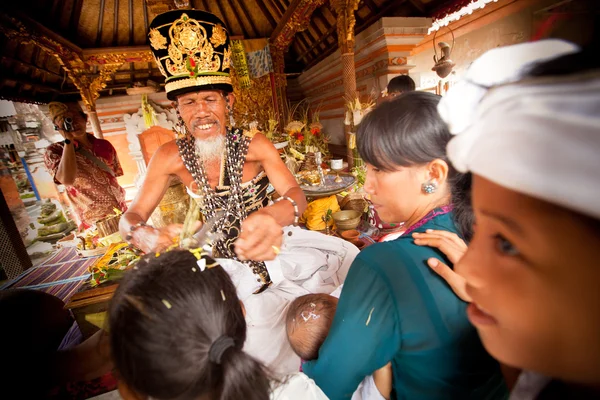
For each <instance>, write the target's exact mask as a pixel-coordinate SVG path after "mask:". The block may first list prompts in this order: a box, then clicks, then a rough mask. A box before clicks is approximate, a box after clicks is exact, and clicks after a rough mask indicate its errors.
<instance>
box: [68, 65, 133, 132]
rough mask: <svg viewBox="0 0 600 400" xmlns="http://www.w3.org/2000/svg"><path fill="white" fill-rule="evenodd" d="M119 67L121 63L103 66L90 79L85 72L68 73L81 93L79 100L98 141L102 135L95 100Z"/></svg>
mask: <svg viewBox="0 0 600 400" xmlns="http://www.w3.org/2000/svg"><path fill="white" fill-rule="evenodd" d="M121 65H122V63H120V64H110V65H105V66H104V67H102V68H101V69H100V71H99V74H98V75H96V76H93V77H91V78H90V75H89V74H88V73H87V72H88V71H86V70H72V71H70V72H68V73H69V76H70V77H71V80H72V81H73V83H74V84H75V86H76V87H77V89H79V93H81V99H82V100H83V103H84V104H85V106H86V108H87V111H88V113H87V114H88V116H89V117H90V123H91V124H92V131H93V132H94V136H95V137H97V138H99V139H104V135H103V134H102V127H101V126H100V120H99V119H98V114H97V113H96V100H97V99H98V98H99V97H100V90H101V89H104V88H105V87H106V83H107V82H108V81H109V80H110V79H111V76H112V75H113V74H114V73H115V71H117V70H118V69H119V68H120V67H121Z"/></svg>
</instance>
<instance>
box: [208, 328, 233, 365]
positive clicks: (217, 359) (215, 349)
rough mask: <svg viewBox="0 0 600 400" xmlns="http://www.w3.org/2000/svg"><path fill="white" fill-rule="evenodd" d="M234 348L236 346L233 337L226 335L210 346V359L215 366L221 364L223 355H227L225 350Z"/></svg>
mask: <svg viewBox="0 0 600 400" xmlns="http://www.w3.org/2000/svg"><path fill="white" fill-rule="evenodd" d="M233 346H235V341H234V340H233V338H232V337H230V336H225V335H223V336H220V337H219V338H218V339H217V340H215V341H214V342H213V344H212V345H211V346H210V349H209V350H208V359H209V360H210V361H211V362H213V363H215V364H221V357H222V356H223V353H225V350H227V349H228V348H230V347H233Z"/></svg>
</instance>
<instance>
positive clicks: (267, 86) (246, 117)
mask: <svg viewBox="0 0 600 400" xmlns="http://www.w3.org/2000/svg"><path fill="white" fill-rule="evenodd" d="M231 77H232V81H233V93H234V94H235V104H234V107H233V118H234V119H235V122H236V125H237V126H241V127H248V126H249V125H250V123H251V122H253V121H256V122H258V128H259V129H261V130H264V129H265V127H266V126H267V123H268V121H269V118H270V117H272V116H273V115H274V114H275V110H274V108H273V92H272V90H271V78H270V77H269V75H265V76H262V77H260V78H255V79H252V86H251V87H249V88H246V89H244V88H242V87H241V85H240V84H239V82H238V76H237V75H236V73H235V72H233V71H232V73H231Z"/></svg>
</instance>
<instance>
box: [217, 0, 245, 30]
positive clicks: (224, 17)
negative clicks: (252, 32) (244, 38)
mask: <svg viewBox="0 0 600 400" xmlns="http://www.w3.org/2000/svg"><path fill="white" fill-rule="evenodd" d="M215 3H216V4H217V8H218V9H219V14H221V19H222V20H223V22H225V24H226V25H227V30H228V31H229V35H230V36H233V33H234V32H232V28H233V25H232V24H231V21H229V18H227V14H225V10H224V9H223V6H222V5H221V0H217V1H215ZM241 27H242V30H244V26H243V25H241Z"/></svg>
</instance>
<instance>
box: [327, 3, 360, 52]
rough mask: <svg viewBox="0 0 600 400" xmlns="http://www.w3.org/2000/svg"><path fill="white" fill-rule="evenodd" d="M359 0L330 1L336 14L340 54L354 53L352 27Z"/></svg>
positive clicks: (354, 22) (354, 23)
mask: <svg viewBox="0 0 600 400" xmlns="http://www.w3.org/2000/svg"><path fill="white" fill-rule="evenodd" d="M358 3H359V0H331V5H332V6H333V9H334V10H335V13H336V14H337V34H338V46H339V47H340V51H341V53H342V54H344V53H352V52H354V26H355V25H356V17H355V16H354V12H355V11H356V10H358Z"/></svg>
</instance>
